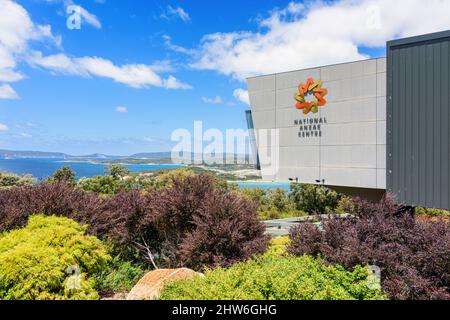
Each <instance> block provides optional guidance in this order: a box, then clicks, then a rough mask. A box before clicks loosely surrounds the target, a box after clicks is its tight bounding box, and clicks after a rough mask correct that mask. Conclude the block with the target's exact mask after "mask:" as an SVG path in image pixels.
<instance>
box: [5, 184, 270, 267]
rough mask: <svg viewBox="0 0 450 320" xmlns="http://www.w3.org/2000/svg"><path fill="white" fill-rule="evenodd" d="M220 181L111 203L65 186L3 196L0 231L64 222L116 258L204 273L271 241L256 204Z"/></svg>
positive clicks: (121, 195) (124, 196) (120, 196)
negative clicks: (40, 217) (39, 221)
mask: <svg viewBox="0 0 450 320" xmlns="http://www.w3.org/2000/svg"><path fill="white" fill-rule="evenodd" d="M216 182H217V180H216V179H214V178H213V177H211V176H210V175H193V176H188V177H182V178H174V180H173V181H172V182H171V187H167V188H164V189H161V190H159V191H148V192H142V191H139V190H131V191H125V190H122V191H120V192H118V193H117V194H114V195H110V196H108V197H99V196H98V195H97V194H95V193H92V192H84V191H82V190H81V189H79V188H76V187H72V186H71V185H69V184H66V183H64V182H55V183H50V184H42V185H38V186H34V187H26V188H14V189H11V190H0V232H1V231H7V230H11V229H14V228H17V227H22V226H24V225H25V224H26V222H27V219H28V217H29V216H30V215H33V214H35V213H37V212H39V213H42V214H46V215H51V214H54V215H57V216H64V217H68V218H71V219H74V220H75V221H77V222H80V223H83V224H88V225H89V229H88V231H89V233H90V234H92V235H95V236H97V237H99V238H100V239H102V240H105V241H108V242H113V243H114V244H115V248H116V251H115V252H114V253H117V254H118V253H120V254H122V255H123V256H124V257H127V259H130V261H136V262H139V261H138V259H136V258H135V256H136V250H139V251H140V253H141V262H145V263H146V264H147V265H150V266H153V267H155V266H159V267H179V266H188V267H195V268H201V266H200V264H203V263H205V264H207V265H209V264H216V263H219V261H218V260H219V259H223V260H222V261H220V263H219V264H220V265H223V266H226V265H229V264H230V263H233V262H235V261H240V260H243V259H246V258H248V257H249V256H250V255H252V254H254V253H260V252H263V251H264V250H265V248H266V244H267V237H266V236H265V235H264V230H265V229H264V226H263V224H261V223H260V222H259V221H258V219H257V211H256V206H255V204H254V203H253V202H252V201H250V200H247V199H243V198H241V197H239V196H237V195H236V194H235V193H231V192H229V191H228V190H227V189H225V188H223V187H220V186H219V187H217V185H216ZM214 201H216V202H217V203H214ZM217 204H220V208H219V207H218V205H217ZM216 207H217V208H216ZM199 217H201V218H199ZM202 219H204V221H207V224H205V223H204V222H203V221H201V220H202ZM209 230H215V232H216V233H215V234H211V232H209ZM212 247H214V248H212ZM210 248H212V249H210ZM192 255H199V256H201V259H196V257H195V256H192ZM219 257H220V258H219ZM142 260H143V261H142ZM198 261H200V262H198Z"/></svg>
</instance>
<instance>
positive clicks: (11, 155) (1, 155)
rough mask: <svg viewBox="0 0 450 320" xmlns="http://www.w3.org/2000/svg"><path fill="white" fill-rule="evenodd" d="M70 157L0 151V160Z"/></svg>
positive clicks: (53, 153)
mask: <svg viewBox="0 0 450 320" xmlns="http://www.w3.org/2000/svg"><path fill="white" fill-rule="evenodd" d="M69 157H70V156H69V155H67V154H65V153H60V152H42V151H11V150H0V159H17V158H58V159H67V158H69Z"/></svg>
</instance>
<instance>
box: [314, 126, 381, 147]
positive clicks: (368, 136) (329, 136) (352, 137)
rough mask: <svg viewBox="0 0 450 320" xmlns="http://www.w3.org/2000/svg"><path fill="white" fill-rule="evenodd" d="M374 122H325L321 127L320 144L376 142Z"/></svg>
mask: <svg viewBox="0 0 450 320" xmlns="http://www.w3.org/2000/svg"><path fill="white" fill-rule="evenodd" d="M376 128H377V126H376V122H362V123H346V124H327V125H324V126H323V127H322V141H321V144H322V145H328V146H334V145H354V144H376V141H377V140H376V139H377V132H376V131H377V130H376Z"/></svg>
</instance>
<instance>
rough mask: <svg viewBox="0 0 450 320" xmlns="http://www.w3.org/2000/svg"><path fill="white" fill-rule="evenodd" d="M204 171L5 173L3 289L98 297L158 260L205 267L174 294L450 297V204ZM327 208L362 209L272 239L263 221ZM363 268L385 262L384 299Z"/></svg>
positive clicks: (5, 294)
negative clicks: (43, 176)
mask: <svg viewBox="0 0 450 320" xmlns="http://www.w3.org/2000/svg"><path fill="white" fill-rule="evenodd" d="M202 170H203V169H202ZM198 172H200V171H198ZM198 172H197V171H196V169H192V168H182V169H176V170H161V171H157V172H152V173H145V174H133V173H130V172H129V171H128V170H127V169H126V168H124V167H121V166H120V165H113V166H111V167H110V168H108V169H107V170H106V171H105V175H101V176H97V177H94V178H91V179H81V180H79V181H78V182H76V181H75V173H74V172H72V171H71V170H70V168H68V167H64V168H62V169H61V170H58V171H56V172H55V174H54V175H53V176H52V177H51V178H49V179H47V180H46V181H45V182H44V183H40V184H36V181H35V180H33V179H32V178H31V177H30V176H17V175H8V174H0V299H97V298H98V297H99V294H101V295H110V294H113V293H116V292H125V291H128V290H130V289H131V287H132V286H133V285H134V284H135V283H136V282H137V281H138V279H139V278H140V277H142V276H143V275H144V273H145V272H147V271H148V270H151V269H154V268H156V267H160V268H172V267H189V268H192V269H194V270H197V271H202V272H203V271H205V270H206V277H205V278H196V279H193V280H186V281H179V282H175V283H173V284H171V285H169V286H168V288H167V289H166V290H165V291H164V293H163V298H165V299H383V298H386V297H389V298H391V299H437V298H444V299H450V291H449V283H450V247H449V243H450V224H448V217H449V213H448V212H447V211H444V210H435V209H423V208H419V209H417V213H418V215H419V216H420V217H427V218H428V217H431V218H432V219H431V220H427V219H425V220H424V219H415V217H414V216H412V215H410V214H406V213H399V208H400V205H398V204H397V203H395V201H393V200H392V199H391V198H389V197H387V198H385V199H383V201H381V202H380V203H378V204H371V203H368V202H365V201H361V200H359V199H351V198H349V197H345V196H343V195H341V194H338V193H336V192H334V191H332V190H330V189H327V188H325V187H322V186H316V185H314V186H310V185H300V184H292V185H291V190H290V191H287V190H284V189H275V190H261V189H250V188H243V189H241V188H238V187H237V186H236V185H234V184H228V183H227V181H224V180H222V179H220V178H219V175H218V174H217V173H205V172H203V171H201V172H203V173H200V174H199V173H198ZM327 213H350V214H352V216H350V217H348V218H340V219H338V218H335V217H332V218H331V219H330V220H327V221H325V222H322V225H321V227H318V226H316V225H312V224H310V223H305V224H299V225H298V226H297V227H295V228H294V229H292V230H291V232H290V236H289V237H284V238H278V239H274V240H271V241H270V247H269V249H267V248H268V245H269V239H268V237H267V236H265V234H264V233H265V227H264V225H263V224H262V223H261V222H260V220H267V219H278V218H287V217H297V216H304V215H311V214H314V215H316V214H327ZM443 218H445V219H447V220H446V221H443ZM434 220H436V221H434ZM430 221H431V222H430ZM86 234H89V235H86ZM100 241H101V242H100ZM106 248H108V249H106ZM110 256H112V257H113V258H110ZM367 265H376V266H378V267H380V268H381V280H382V281H381V285H382V289H383V292H385V294H386V296H385V295H384V294H383V293H382V292H381V291H380V290H379V289H378V288H377V287H376V286H371V285H368V283H369V284H373V283H374V281H375V280H376V279H375V278H374V277H373V275H369V273H368V269H367V267H365V266H367ZM18 266H20V268H19V267H18ZM70 266H78V267H79V268H80V269H79V270H80V272H81V273H80V274H79V276H78V274H68V273H67V271H68V270H67V268H68V267H70ZM76 270H78V269H76ZM69 271H73V270H72V269H71V270H69ZM74 283H78V284H79V285H77V290H73V289H71V288H73V287H74V286H73V285H74Z"/></svg>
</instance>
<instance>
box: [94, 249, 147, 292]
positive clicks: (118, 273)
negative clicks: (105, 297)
mask: <svg viewBox="0 0 450 320" xmlns="http://www.w3.org/2000/svg"><path fill="white" fill-rule="evenodd" d="M144 273H145V271H144V269H143V268H142V267H141V266H140V265H136V264H131V263H130V262H129V261H123V260H122V259H120V257H118V256H116V257H114V258H113V260H112V261H111V262H110V263H109V264H108V267H107V269H106V270H104V271H103V272H102V273H100V274H98V275H97V276H96V277H95V281H96V287H97V289H98V291H99V292H100V293H103V294H107V293H113V292H118V291H130V290H131V288H133V286H134V285H135V284H136V283H137V282H138V281H139V279H140V278H142V276H143V275H144Z"/></svg>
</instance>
